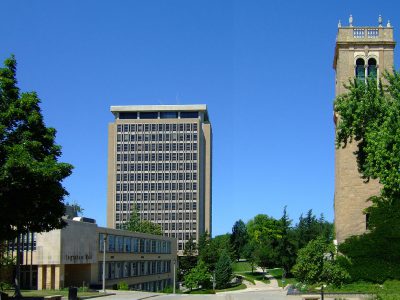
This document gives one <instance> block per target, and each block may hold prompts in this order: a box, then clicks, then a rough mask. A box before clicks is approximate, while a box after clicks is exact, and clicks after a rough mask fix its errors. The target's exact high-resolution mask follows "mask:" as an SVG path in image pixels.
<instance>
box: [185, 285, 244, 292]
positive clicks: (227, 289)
mask: <svg viewBox="0 0 400 300" xmlns="http://www.w3.org/2000/svg"><path fill="white" fill-rule="evenodd" d="M245 288H247V286H246V285H245V284H243V283H242V284H236V285H233V286H231V287H229V288H226V289H221V290H215V291H214V290H211V289H196V290H192V291H187V292H185V294H215V293H221V292H228V291H237V290H244V289H245Z"/></svg>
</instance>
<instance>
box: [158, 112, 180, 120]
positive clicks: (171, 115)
mask: <svg viewBox="0 0 400 300" xmlns="http://www.w3.org/2000/svg"><path fill="white" fill-rule="evenodd" d="M160 118H161V119H177V118H178V113H177V112H176V111H162V112H160Z"/></svg>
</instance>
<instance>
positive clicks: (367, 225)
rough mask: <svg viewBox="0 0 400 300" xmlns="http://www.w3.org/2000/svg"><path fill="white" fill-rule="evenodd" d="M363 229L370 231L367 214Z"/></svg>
mask: <svg viewBox="0 0 400 300" xmlns="http://www.w3.org/2000/svg"><path fill="white" fill-rule="evenodd" d="M365 229H367V230H368V229H371V228H370V224H369V214H366V215H365Z"/></svg>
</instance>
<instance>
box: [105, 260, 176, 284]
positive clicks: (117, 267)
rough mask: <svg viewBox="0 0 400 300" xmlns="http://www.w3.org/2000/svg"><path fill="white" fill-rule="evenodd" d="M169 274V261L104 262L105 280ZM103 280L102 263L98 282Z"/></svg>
mask: <svg viewBox="0 0 400 300" xmlns="http://www.w3.org/2000/svg"><path fill="white" fill-rule="evenodd" d="M170 272H171V261H170V260H146V261H115V262H114V261H113V262H106V271H105V274H106V279H108V280H112V279H119V278H128V277H136V276H146V275H154V274H164V273H170ZM102 278H103V262H100V263H99V280H101V279H102Z"/></svg>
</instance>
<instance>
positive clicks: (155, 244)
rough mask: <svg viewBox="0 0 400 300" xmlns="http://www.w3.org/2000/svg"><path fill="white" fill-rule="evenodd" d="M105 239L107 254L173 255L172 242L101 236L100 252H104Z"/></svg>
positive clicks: (101, 234) (110, 235)
mask: <svg viewBox="0 0 400 300" xmlns="http://www.w3.org/2000/svg"><path fill="white" fill-rule="evenodd" d="M104 238H105V239H106V251H107V252H127V253H160V254H165V253H171V242H170V241H162V240H150V239H144V238H132V237H126V236H119V235H112V234H109V235H106V236H105V235H104V234H103V233H100V234H99V251H100V252H103V251H104Z"/></svg>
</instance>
